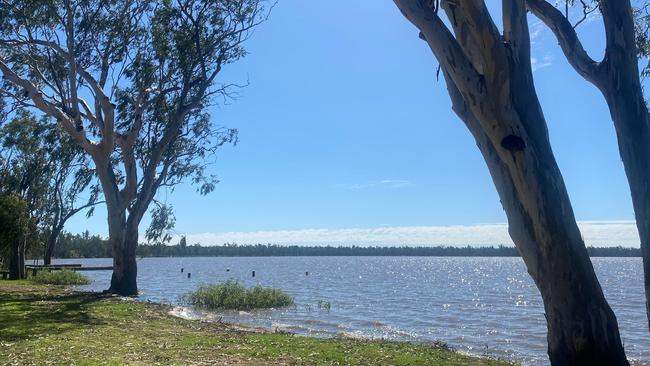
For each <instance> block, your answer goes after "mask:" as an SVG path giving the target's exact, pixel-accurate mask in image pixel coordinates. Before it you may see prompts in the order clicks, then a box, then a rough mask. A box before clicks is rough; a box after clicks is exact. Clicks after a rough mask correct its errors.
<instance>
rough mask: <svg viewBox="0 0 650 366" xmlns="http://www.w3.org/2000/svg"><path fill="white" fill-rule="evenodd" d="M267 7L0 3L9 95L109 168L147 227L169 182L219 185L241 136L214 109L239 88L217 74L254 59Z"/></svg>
mask: <svg viewBox="0 0 650 366" xmlns="http://www.w3.org/2000/svg"><path fill="white" fill-rule="evenodd" d="M265 5H266V1H265V0H213V1H203V0H178V1H169V0H165V1H154V0H142V1H132V0H114V1H100V0H70V1H63V0H49V1H36V0H7V1H3V3H2V10H0V61H2V63H0V69H2V70H1V71H0V72H1V73H2V75H3V76H4V77H3V78H2V79H1V80H0V99H5V100H6V101H7V102H8V103H9V104H10V105H9V107H12V108H17V107H25V108H30V109H38V110H40V113H43V114H46V115H49V116H51V117H53V119H56V121H57V124H58V125H59V126H62V128H63V129H64V130H65V131H66V132H67V134H68V135H69V136H71V137H72V138H73V139H74V141H75V142H76V143H77V144H78V145H79V146H81V147H82V148H83V149H84V150H85V152H86V153H87V154H86V156H92V159H93V160H94V161H95V163H96V165H97V166H101V167H103V168H102V169H99V170H98V171H97V174H98V175H99V176H100V181H101V182H102V188H103V190H104V195H105V198H106V201H107V206H108V209H109V210H112V211H114V212H126V211H127V210H128V214H129V221H130V222H134V223H136V224H138V223H139V222H140V220H142V217H143V215H144V214H145V213H146V211H147V209H148V207H149V205H150V203H151V202H152V201H153V200H154V198H155V196H156V192H157V190H158V189H159V188H160V187H164V188H165V189H170V190H171V189H173V187H175V186H176V185H178V184H180V183H181V182H183V181H189V182H190V183H192V184H193V185H194V186H195V187H196V189H197V191H198V192H199V193H200V194H208V193H210V192H211V191H213V190H214V188H215V184H216V183H217V181H218V180H217V178H216V176H214V175H212V174H210V173H209V172H208V171H207V169H206V168H207V166H208V165H209V164H210V163H212V162H213V161H214V156H215V154H216V151H217V149H219V148H220V147H222V146H223V145H225V144H235V143H236V142H237V131H236V130H234V129H228V128H223V127H219V126H217V125H216V124H215V123H214V122H213V120H212V118H211V116H210V115H209V113H208V107H209V106H210V105H211V104H214V103H217V102H219V101H224V100H228V99H229V98H230V97H231V95H232V93H233V90H236V89H237V88H239V87H240V86H239V85H235V84H222V83H221V82H219V80H218V78H217V77H218V76H219V75H220V72H221V70H222V68H223V67H224V66H226V65H228V64H231V63H233V62H236V61H237V60H239V59H240V58H242V57H243V56H244V55H245V54H246V51H245V49H244V48H243V43H244V42H245V41H246V40H247V39H248V38H249V37H250V36H251V34H252V31H253V29H254V28H255V27H256V26H257V25H259V24H260V23H261V22H263V21H264V20H265V19H266V17H267V14H268V11H267V10H266V9H265ZM32 85H33V86H34V87H35V89H36V90H34V89H33V88H32ZM28 89H30V90H31V91H30V90H28ZM159 213H160V215H157V217H158V218H160V219H166V218H167V219H169V218H171V216H170V215H169V214H168V212H167V211H166V210H163V211H161V212H159ZM154 215H156V211H154ZM131 216H132V217H131ZM171 224H172V221H169V220H167V221H162V223H161V222H160V221H156V220H154V227H153V228H152V229H151V231H150V233H149V234H150V235H148V237H151V238H154V239H155V240H161V241H163V242H164V241H165V240H164V239H165V238H166V237H165V235H166V234H165V233H163V234H161V228H163V229H164V228H165V227H168V226H170V225H171ZM163 231H164V230H163Z"/></svg>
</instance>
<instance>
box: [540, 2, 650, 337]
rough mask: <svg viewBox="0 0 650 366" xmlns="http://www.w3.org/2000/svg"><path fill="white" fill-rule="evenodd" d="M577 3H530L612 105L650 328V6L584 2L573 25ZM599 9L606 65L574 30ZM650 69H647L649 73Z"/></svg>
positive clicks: (575, 65)
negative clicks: (646, 84) (648, 93)
mask: <svg viewBox="0 0 650 366" xmlns="http://www.w3.org/2000/svg"><path fill="white" fill-rule="evenodd" d="M574 2H575V0H573V1H566V2H565V9H564V13H563V12H562V11H561V10H560V9H558V8H556V7H555V6H554V5H552V4H550V3H549V2H547V1H545V0H527V4H528V8H529V9H530V10H531V12H532V13H534V14H535V15H536V16H537V17H538V18H539V19H541V20H542V21H543V22H544V23H545V24H546V25H547V26H548V27H549V28H550V29H551V30H552V31H553V33H554V34H555V36H556V38H557V40H558V42H559V44H560V47H561V48H562V51H563V52H564V54H565V56H566V58H567V60H568V61H569V63H570V64H571V66H573V68H574V69H575V70H576V71H577V72H578V73H579V74H580V75H581V76H582V77H583V78H585V79H586V80H588V81H589V82H591V83H592V84H594V85H595V86H596V87H597V88H598V89H599V90H600V91H601V93H602V94H603V96H604V97H605V100H606V102H607V105H608V106H609V111H610V115H611V117H612V121H613V122H614V128H615V130H616V137H617V139H618V148H619V152H620V155H621V160H622V161H623V166H624V168H625V174H626V175H627V179H628V182H629V185H630V191H631V194H632V203H633V206H634V214H635V217H636V225H637V229H638V231H639V237H640V239H641V254H642V257H643V270H644V282H645V296H646V312H647V319H648V327H649V329H650V114H649V113H648V106H647V105H646V100H645V97H644V94H643V88H642V86H641V80H640V72H639V58H647V56H648V52H649V51H650V42H649V41H648V30H649V25H650V22H649V19H650V16H649V15H648V12H647V7H648V4H642V5H641V6H638V7H636V8H633V7H632V4H631V3H630V1H629V0H599V1H595V0H593V1H581V5H580V7H581V9H582V12H581V14H580V16H579V18H578V19H577V20H576V21H575V22H572V21H571V20H570V16H569V5H573V3H574ZM595 11H599V12H600V14H601V15H602V21H603V24H604V28H605V54H604V56H603V58H602V60H601V61H595V60H594V59H592V58H591V56H589V54H588V53H587V51H586V50H585V49H584V47H583V46H582V42H581V41H580V38H579V37H578V35H577V33H576V31H575V27H576V26H578V25H579V24H580V23H582V21H583V20H585V19H587V17H589V16H591V14H592V13H594V12H595ZM637 44H638V46H639V47H638V48H637ZM648 66H650V64H648V65H647V66H646V67H644V69H643V73H644V74H646V75H647V74H648V70H649V68H648Z"/></svg>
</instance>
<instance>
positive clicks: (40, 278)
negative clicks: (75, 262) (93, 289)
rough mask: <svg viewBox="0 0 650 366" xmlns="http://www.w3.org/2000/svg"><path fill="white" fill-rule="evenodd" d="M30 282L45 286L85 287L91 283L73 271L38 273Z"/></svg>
mask: <svg viewBox="0 0 650 366" xmlns="http://www.w3.org/2000/svg"><path fill="white" fill-rule="evenodd" d="M32 281H34V282H36V283H40V284H46V285H61V286H69V285H87V284H89V283H90V282H91V281H90V279H89V278H88V277H86V276H84V275H82V274H80V273H77V272H75V271H70V270H63V271H55V272H47V271H40V272H38V273H37V274H36V276H34V277H33V278H32Z"/></svg>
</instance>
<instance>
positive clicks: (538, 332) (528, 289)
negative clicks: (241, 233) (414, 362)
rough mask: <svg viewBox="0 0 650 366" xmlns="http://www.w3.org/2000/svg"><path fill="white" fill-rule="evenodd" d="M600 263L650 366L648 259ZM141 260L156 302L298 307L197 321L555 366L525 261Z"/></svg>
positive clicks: (624, 330) (103, 279)
mask: <svg viewBox="0 0 650 366" xmlns="http://www.w3.org/2000/svg"><path fill="white" fill-rule="evenodd" d="M592 260H593V263H594V266H595V268H596V272H597V274H598V277H599V279H600V282H601V284H602V286H603V289H604V291H605V295H606V296H607V300H608V301H609V303H610V305H611V306H612V308H613V309H614V311H615V313H616V316H617V318H618V322H619V326H620V328H621V336H622V338H623V341H624V343H625V350H626V352H627V355H628V357H629V358H630V359H631V360H633V362H634V364H636V365H650V333H648V330H647V328H646V324H647V322H646V319H645V305H644V296H643V279H642V277H643V276H642V273H643V272H642V266H641V259H640V258H593V259H592ZM55 263H83V265H84V266H93V265H110V264H111V260H110V259H84V260H58V261H55ZM138 266H139V267H138V284H139V288H140V291H141V293H142V295H141V297H142V298H143V299H147V300H151V301H156V302H163V303H171V304H177V302H178V296H179V295H181V294H183V293H185V292H188V291H191V290H194V289H196V288H197V287H198V286H199V285H200V284H207V283H218V282H223V281H226V280H228V279H235V280H238V281H240V282H241V283H243V284H245V285H247V286H251V285H255V284H258V283H259V284H261V285H263V286H272V287H278V288H281V289H283V290H285V291H286V292H288V293H289V294H291V295H292V296H293V297H294V299H295V301H296V305H297V306H296V307H295V308H294V309H284V310H271V311H259V312H250V313H247V312H224V313H219V314H205V313H196V312H192V311H188V310H183V309H179V312H181V313H183V314H184V315H186V316H190V317H193V316H208V317H213V318H214V319H219V317H223V321H227V322H233V323H240V324H248V325H255V326H263V327H266V328H270V329H275V328H277V329H279V330H285V331H290V332H294V333H298V334H304V335H310V336H336V335H344V336H350V337H365V338H386V339H393V340H400V341H415V342H428V341H434V340H441V341H444V342H446V343H448V344H450V345H452V346H453V347H455V348H456V349H458V350H462V351H467V352H470V353H474V354H488V355H493V356H498V357H502V358H509V359H514V360H518V361H520V362H522V363H523V364H524V365H547V364H548V359H547V356H546V324H545V319H544V310H543V306H542V302H541V298H540V296H539V294H538V293H537V289H536V288H535V286H534V284H533V282H532V280H531V278H530V277H529V276H528V274H527V272H526V270H525V267H524V264H523V262H522V260H521V259H520V258H467V257H464V258H452V257H236V258H143V259H140V260H138ZM181 268H184V269H185V273H181ZM227 269H230V270H229V271H227ZM252 271H255V274H256V276H255V277H254V278H252V277H251V272H252ZM187 272H191V274H192V278H191V279H188V278H187ZM305 272H309V275H306V274H305ZM85 273H86V274H87V275H89V276H90V277H91V278H92V279H93V280H94V282H93V283H92V284H91V285H89V286H83V287H81V289H84V290H104V289H106V288H108V285H109V282H110V272H109V271H102V272H85ZM319 302H329V303H330V304H331V307H330V308H329V310H328V309H326V306H320V307H319ZM321 304H322V303H321Z"/></svg>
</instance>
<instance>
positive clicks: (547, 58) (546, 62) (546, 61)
mask: <svg viewBox="0 0 650 366" xmlns="http://www.w3.org/2000/svg"><path fill="white" fill-rule="evenodd" d="M551 65H553V56H551V55H544V56H543V57H542V59H541V60H540V59H539V58H537V57H534V56H533V57H531V58H530V66H531V67H532V69H533V72H535V71H537V70H539V69H543V68H545V67H548V66H551Z"/></svg>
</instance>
